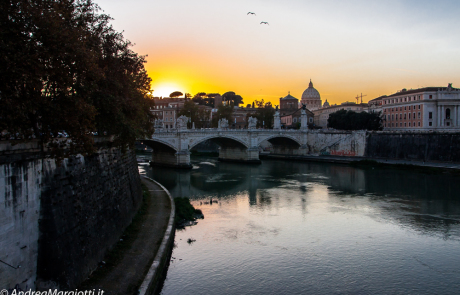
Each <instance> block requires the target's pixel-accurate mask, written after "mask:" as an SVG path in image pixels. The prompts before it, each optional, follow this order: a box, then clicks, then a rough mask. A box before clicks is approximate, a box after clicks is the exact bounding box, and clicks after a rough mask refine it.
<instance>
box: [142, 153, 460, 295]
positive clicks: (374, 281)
mask: <svg viewBox="0 0 460 295" xmlns="http://www.w3.org/2000/svg"><path fill="white" fill-rule="evenodd" d="M193 165H194V168H195V169H193V170H191V171H179V170H168V169H166V170H165V169H164V168H162V169H155V168H154V169H151V168H148V167H145V166H142V167H140V171H141V173H147V174H148V175H149V176H150V177H152V178H154V179H156V180H157V181H159V182H160V183H162V184H163V185H165V186H166V187H167V188H168V189H169V190H170V192H171V194H172V195H173V196H174V197H178V196H188V197H189V198H190V199H191V200H192V203H193V204H194V206H195V207H197V208H199V209H201V210H202V211H203V213H204V216H205V219H204V220H199V222H198V224H197V225H196V226H193V227H187V228H186V229H185V230H182V231H177V233H176V240H175V243H176V246H177V247H176V248H175V249H174V250H173V254H172V256H173V257H174V258H173V259H172V261H171V264H170V267H169V270H168V274H167V279H166V281H165V285H164V288H163V290H162V294H458V292H459V290H460V226H459V223H460V196H459V191H460V181H459V180H460V177H459V176H458V175H450V174H425V173H419V172H415V171H411V170H395V169H381V168H379V169H372V168H371V167H370V168H366V169H360V168H354V167H348V166H345V165H335V164H324V163H321V164H319V163H306V162H304V163H296V162H283V161H264V162H263V164H262V165H258V166H248V165H240V164H231V163H219V162H217V161H216V160H215V159H212V158H211V159H209V158H196V159H195V160H194V161H193ZM211 199H212V200H217V201H218V202H217V203H215V202H213V203H211V202H210V200H211ZM189 238H193V239H195V240H196V242H194V243H190V244H189V243H187V239H189Z"/></svg>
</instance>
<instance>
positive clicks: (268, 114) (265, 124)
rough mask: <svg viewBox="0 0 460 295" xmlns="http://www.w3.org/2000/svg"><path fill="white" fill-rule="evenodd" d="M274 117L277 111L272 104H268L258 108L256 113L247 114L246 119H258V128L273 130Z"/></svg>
mask: <svg viewBox="0 0 460 295" xmlns="http://www.w3.org/2000/svg"><path fill="white" fill-rule="evenodd" d="M262 101H263V100H262ZM256 102H257V100H256ZM274 115H275V109H274V108H273V106H272V104H271V103H270V102H267V103H266V104H265V105H264V106H263V107H261V108H257V109H256V111H255V112H254V113H252V114H247V115H246V118H247V119H249V117H255V118H257V128H266V129H272V128H273V125H274ZM247 119H246V121H247Z"/></svg>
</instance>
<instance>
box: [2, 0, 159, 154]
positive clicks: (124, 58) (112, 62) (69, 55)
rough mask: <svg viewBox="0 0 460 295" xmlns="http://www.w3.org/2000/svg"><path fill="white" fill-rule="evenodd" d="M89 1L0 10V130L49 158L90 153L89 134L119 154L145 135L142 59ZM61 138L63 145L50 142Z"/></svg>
mask: <svg viewBox="0 0 460 295" xmlns="http://www.w3.org/2000/svg"><path fill="white" fill-rule="evenodd" d="M99 10H100V9H99V7H98V6H97V5H95V4H94V3H92V1H91V0H68V1H58V0H30V1H20V0H16V1H15V0H6V1H2V2H1V4H0V26H1V29H0V50H1V54H0V60H1V62H0V64H1V67H0V130H1V131H2V133H3V134H4V136H5V137H6V138H14V139H22V140H28V139H31V138H38V139H40V140H41V142H42V143H43V144H46V145H47V146H48V147H49V148H50V149H51V152H52V154H53V155H54V156H55V157H57V159H58V160H59V159H60V158H62V157H64V156H67V155H69V154H75V153H83V154H89V153H92V152H93V151H94V140H93V136H92V132H93V131H96V130H99V132H100V133H101V134H103V133H106V134H107V135H114V136H115V143H116V144H117V145H119V146H121V147H126V146H127V145H129V146H133V145H134V140H135V138H138V137H142V136H147V135H149V134H152V132H153V129H152V126H151V124H150V119H151V117H152V116H151V113H150V108H151V107H152V106H153V100H152V99H151V93H150V82H151V80H150V78H149V77H148V75H147V73H146V71H145V68H144V63H145V57H144V56H139V55H138V54H136V53H134V52H133V51H132V50H131V49H130V47H131V43H130V42H129V41H126V40H124V38H123V36H122V34H120V33H118V32H116V31H114V30H113V28H112V27H111V25H109V21H110V20H111V18H110V17H109V16H107V15H105V14H98V11H99ZM64 131H65V132H66V133H67V134H68V135H69V137H70V139H71V140H69V141H67V142H65V145H66V148H63V145H64V144H63V143H62V142H61V141H59V140H58V139H57V138H56V137H57V136H58V134H59V133H60V132H64Z"/></svg>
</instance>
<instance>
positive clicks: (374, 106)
mask: <svg viewBox="0 0 460 295" xmlns="http://www.w3.org/2000/svg"><path fill="white" fill-rule="evenodd" d="M385 97H387V96H386V95H383V96H380V97H377V98H374V99H372V100H369V102H368V103H367V104H368V105H369V112H374V113H377V112H382V111H383V108H382V104H383V99H384V98H385Z"/></svg>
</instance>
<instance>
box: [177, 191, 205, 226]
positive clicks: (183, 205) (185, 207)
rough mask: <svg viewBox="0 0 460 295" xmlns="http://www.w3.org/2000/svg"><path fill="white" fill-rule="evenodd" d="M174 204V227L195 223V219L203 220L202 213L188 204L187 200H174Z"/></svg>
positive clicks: (188, 200)
mask: <svg viewBox="0 0 460 295" xmlns="http://www.w3.org/2000/svg"><path fill="white" fill-rule="evenodd" d="M174 204H175V206H176V218H175V220H174V221H175V223H176V227H178V228H181V227H184V225H185V224H186V223H187V222H190V221H195V220H196V219H197V218H204V216H203V212H201V210H200V209H195V208H194V207H193V205H192V204H190V199H189V198H174Z"/></svg>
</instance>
